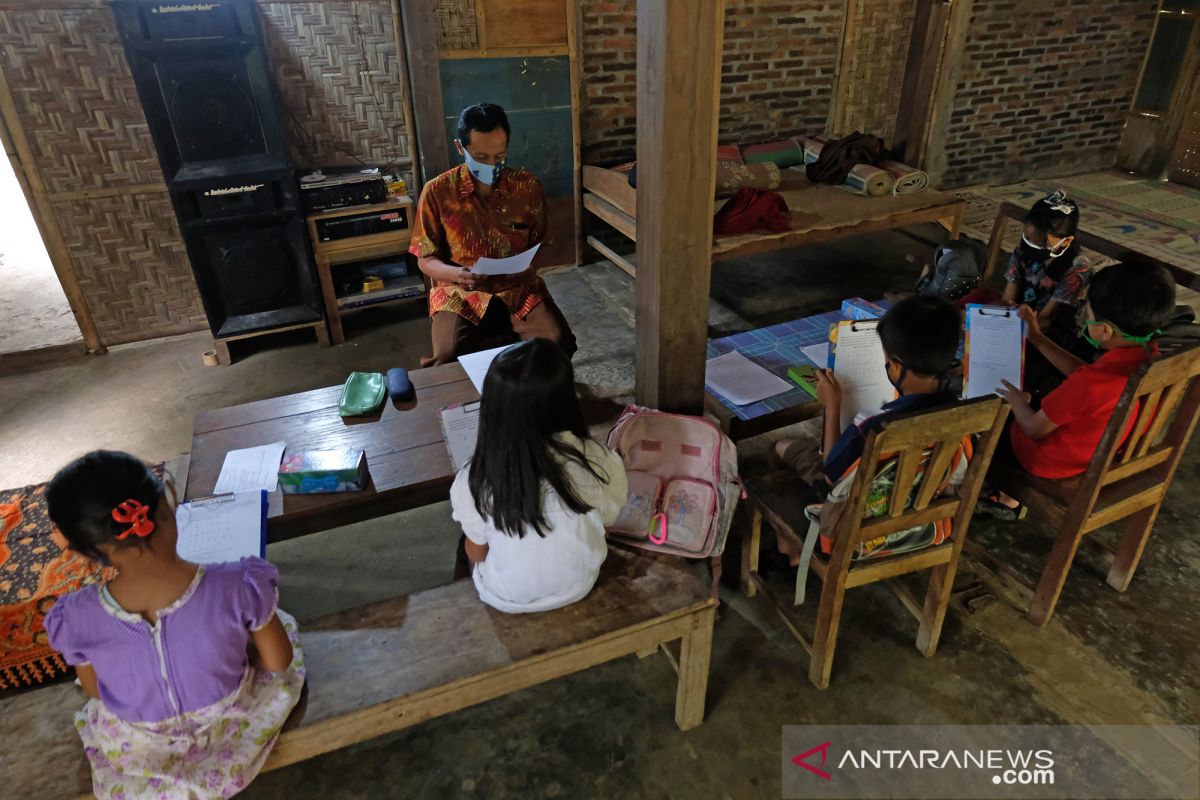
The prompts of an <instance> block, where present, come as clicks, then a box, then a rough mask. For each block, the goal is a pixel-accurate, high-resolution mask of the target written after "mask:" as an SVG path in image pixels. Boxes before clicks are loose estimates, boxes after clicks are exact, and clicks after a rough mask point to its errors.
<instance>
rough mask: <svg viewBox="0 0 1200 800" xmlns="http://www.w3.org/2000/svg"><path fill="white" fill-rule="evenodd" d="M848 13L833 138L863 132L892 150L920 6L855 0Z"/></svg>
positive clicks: (904, 0) (909, 1)
mask: <svg viewBox="0 0 1200 800" xmlns="http://www.w3.org/2000/svg"><path fill="white" fill-rule="evenodd" d="M848 13H849V14H851V18H850V20H849V21H848V22H847V30H848V32H849V38H848V39H847V41H846V42H845V45H844V47H845V54H846V55H845V56H844V57H843V60H842V70H843V71H842V75H841V77H840V79H839V93H840V94H841V101H840V102H841V107H840V109H839V110H840V114H839V116H840V119H837V120H834V128H835V131H834V132H835V133H839V134H846V133H850V132H851V131H854V130H860V131H863V132H864V133H871V134H874V135H875V136H878V137H880V138H882V139H883V140H884V141H885V142H886V143H887V144H888V145H891V144H892V139H893V137H894V135H895V132H896V112H897V111H898V108H899V106H898V103H899V101H900V90H901V84H902V83H903V82H904V70H905V61H906V59H907V58H908V44H909V41H910V39H911V38H912V26H913V17H914V16H915V14H916V1H915V0H887V2H885V1H884V0H851V3H850V5H849V9H848Z"/></svg>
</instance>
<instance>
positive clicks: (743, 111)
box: [579, 0, 844, 164]
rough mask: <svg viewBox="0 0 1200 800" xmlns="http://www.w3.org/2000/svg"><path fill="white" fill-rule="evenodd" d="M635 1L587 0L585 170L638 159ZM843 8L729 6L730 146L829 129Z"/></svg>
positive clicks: (774, 0) (832, 3) (767, 1)
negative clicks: (636, 154)
mask: <svg viewBox="0 0 1200 800" xmlns="http://www.w3.org/2000/svg"><path fill="white" fill-rule="evenodd" d="M703 1H704V0H697V2H703ZM636 5H637V4H636V0H580V12H581V13H580V21H581V24H580V32H579V33H580V36H579V41H580V54H581V61H582V65H581V66H582V70H581V75H582V83H583V85H582V91H581V93H580V95H581V99H582V109H581V112H580V121H581V127H582V146H583V162H584V163H585V164H611V163H616V162H619V161H629V160H632V159H633V158H634V152H635V149H636V146H635V136H636V120H635V114H636V108H637V21H636V18H635V7H636ZM843 9H844V3H843V2H841V0H791V1H790V2H784V1H783V0H727V3H726V12H725V48H724V54H723V60H722V67H721V117H720V140H721V142H722V143H723V144H724V143H737V144H750V143H754V142H762V141H768V140H770V139H773V138H777V137H781V136H790V135H793V134H801V133H810V132H816V131H823V130H824V129H825V124H826V121H827V118H828V115H829V110H830V104H831V102H832V96H833V78H834V72H835V70H836V66H837V61H838V50H839V47H838V45H839V41H840V38H841V33H842V23H843V14H844V11H843Z"/></svg>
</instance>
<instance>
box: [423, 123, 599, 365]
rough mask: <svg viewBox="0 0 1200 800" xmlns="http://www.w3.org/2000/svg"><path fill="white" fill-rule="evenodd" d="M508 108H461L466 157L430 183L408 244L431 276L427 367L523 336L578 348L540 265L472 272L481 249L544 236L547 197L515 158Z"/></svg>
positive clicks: (502, 253) (512, 250) (514, 248)
mask: <svg viewBox="0 0 1200 800" xmlns="http://www.w3.org/2000/svg"><path fill="white" fill-rule="evenodd" d="M508 137H509V125H508V116H507V115H506V114H505V113H504V109H502V108H501V107H500V106H497V105H493V104H492V103H480V104H478V105H474V106H470V107H469V108H466V109H464V110H463V112H462V114H460V115H459V117H458V139H457V140H455V142H454V146H455V149H457V150H458V153H459V155H461V156H462V157H463V160H464V163H463V164H462V165H461V166H458V167H454V168H453V169H450V170H448V171H446V172H443V173H442V174H441V175H438V176H437V177H436V178H434V179H433V180H431V181H429V183H427V184H425V188H424V190H423V191H422V192H421V200H420V202H419V203H418V204H417V217H416V221H415V224H414V225H413V237H412V244H411V245H410V246H409V252H410V253H412V254H413V255H415V256H416V257H417V263H418V264H419V265H420V267H421V271H422V272H423V273H425V274H426V275H428V276H429V278H430V280H431V281H432V282H433V288H432V289H431V290H430V292H429V316H430V318H431V323H432V331H433V356H432V357H430V358H424V359H422V360H421V363H422V365H423V366H431V365H434V364H448V363H450V362H451V361H455V360H456V359H457V358H458V357H459V356H460V355H464V354H466V353H472V352H475V351H477V350H483V349H486V348H487V347H494V346H498V345H501V344H504V343H505V342H512V341H515V340H517V339H521V340H526V339H550V340H552V341H555V342H558V344H559V345H560V346H561V347H562V348H563V349H564V350H565V351H566V352H567V355H568V356H570V355H573V354H574V352H575V336H574V335H573V334H572V333H571V328H570V326H568V325H567V321H566V319H565V318H564V317H563V315H562V312H561V311H560V310H559V309H558V306H556V305H555V304H554V301H553V300H552V299H551V297H550V292H549V290H548V289H547V288H546V284H545V283H544V282H543V281H542V279H541V278H540V277H538V274H537V264H538V262H539V260H540V259H541V255H542V251H539V252H538V255H537V256H536V257H535V258H534V260H533V265H532V266H531V267H530V268H529V269H527V270H525V271H524V272H522V273H519V274H516V275H495V276H484V275H475V274H473V273H472V272H471V271H470V269H469V268H470V267H471V266H472V265H473V264H474V263H475V262H476V261H477V260H479V259H480V258H483V257H489V258H505V257H508V256H514V255H517V254H519V253H523V252H524V251H526V250H528V249H529V248H531V247H533V246H534V245H535V244H538V243H539V242H543V241H544V240H545V238H546V197H545V194H544V193H543V192H542V184H541V182H540V181H538V179H537V178H536V177H534V176H533V175H532V174H531V173H529V172H526V171H525V170H523V169H518V168H515V167H509V166H507V165H506V164H505V163H504V162H505V159H506V158H507V157H508Z"/></svg>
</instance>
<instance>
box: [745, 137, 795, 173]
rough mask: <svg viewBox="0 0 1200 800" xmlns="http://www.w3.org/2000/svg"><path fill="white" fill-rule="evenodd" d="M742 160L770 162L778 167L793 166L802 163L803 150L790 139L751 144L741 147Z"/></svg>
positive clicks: (748, 162)
mask: <svg viewBox="0 0 1200 800" xmlns="http://www.w3.org/2000/svg"><path fill="white" fill-rule="evenodd" d="M742 160H743V161H745V162H746V163H747V164H766V163H771V164H774V165H776V166H778V167H781V168H782V167H794V166H796V165H798V164H803V163H804V150H803V149H801V147H800V145H798V144H797V143H796V142H795V141H793V140H791V139H780V140H779V141H778V142H767V143H766V144H752V145H750V146H749V147H743V148H742Z"/></svg>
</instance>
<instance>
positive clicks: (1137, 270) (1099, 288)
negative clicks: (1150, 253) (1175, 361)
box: [1087, 263, 1175, 336]
mask: <svg viewBox="0 0 1200 800" xmlns="http://www.w3.org/2000/svg"><path fill="white" fill-rule="evenodd" d="M1087 296H1088V302H1089V303H1091V306H1092V317H1093V319H1095V320H1096V321H1097V322H1111V323H1112V324H1113V325H1116V326H1117V327H1118V328H1120V329H1121V332H1122V333H1128V334H1129V335H1130V336H1147V335H1149V334H1151V333H1153V332H1154V331H1156V330H1158V329H1159V328H1161V327H1162V326H1163V325H1166V324H1167V321H1168V320H1169V319H1170V318H1171V315H1172V314H1173V313H1174V312H1175V278H1174V277H1173V276H1172V275H1171V272H1170V270H1168V269H1167V268H1166V267H1164V266H1163V265H1162V264H1157V263H1140V264H1128V263H1122V264H1113V265H1112V266H1111V267H1105V268H1104V269H1102V270H1100V271H1099V272H1097V273H1096V274H1095V276H1093V277H1092V282H1091V284H1090V285H1089V286H1088V295H1087Z"/></svg>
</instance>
